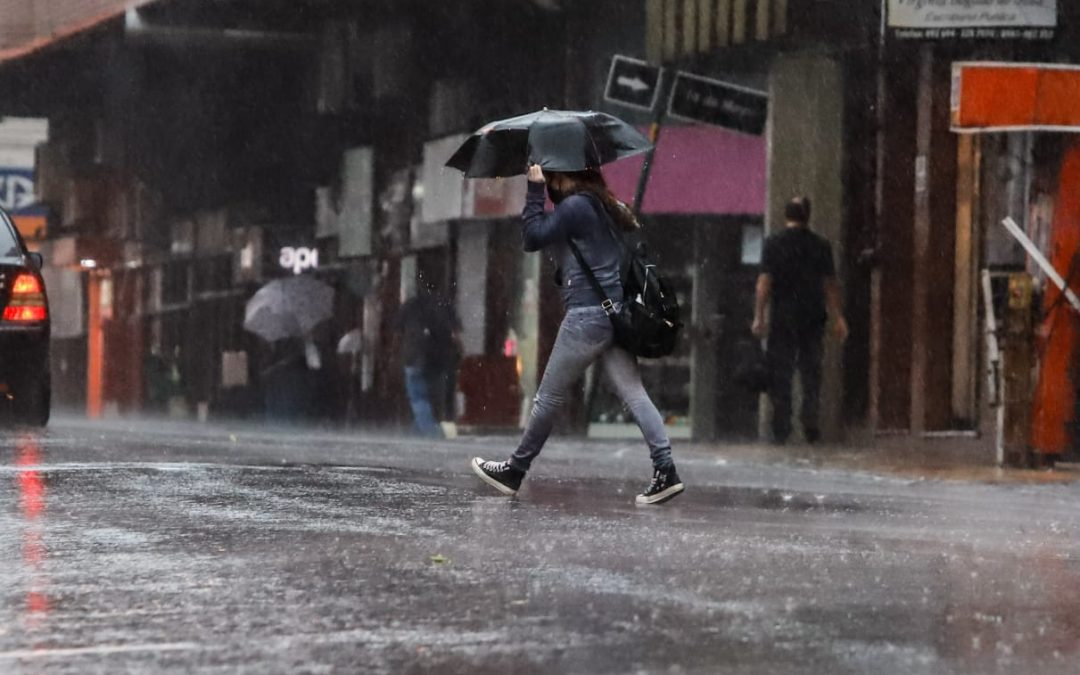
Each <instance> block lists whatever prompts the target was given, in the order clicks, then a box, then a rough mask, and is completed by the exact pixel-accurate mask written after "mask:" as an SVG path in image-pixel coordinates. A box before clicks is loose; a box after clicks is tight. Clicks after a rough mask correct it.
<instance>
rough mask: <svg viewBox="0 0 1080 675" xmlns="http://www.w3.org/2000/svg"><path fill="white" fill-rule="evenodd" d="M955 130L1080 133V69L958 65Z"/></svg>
mask: <svg viewBox="0 0 1080 675" xmlns="http://www.w3.org/2000/svg"><path fill="white" fill-rule="evenodd" d="M951 108H952V130H953V131H955V132H957V133H990V132H1001V131H1062V132H1080V66H1078V65H1067V64H1060V63H988V62H987V63H979V62H958V63H954V64H953V81H952V106H951Z"/></svg>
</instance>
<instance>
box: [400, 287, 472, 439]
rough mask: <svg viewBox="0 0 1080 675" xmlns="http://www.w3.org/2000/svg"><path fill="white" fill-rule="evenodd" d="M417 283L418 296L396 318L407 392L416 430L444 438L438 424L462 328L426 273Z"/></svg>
mask: <svg viewBox="0 0 1080 675" xmlns="http://www.w3.org/2000/svg"><path fill="white" fill-rule="evenodd" d="M418 282H419V283H418V286H417V291H416V295H414V296H413V297H412V298H409V300H407V301H406V302H405V304H403V305H402V306H401V311H400V313H399V315H398V318H397V323H398V331H399V333H400V336H401V351H402V360H403V362H404V369H405V372H404V375H405V393H406V395H407V396H408V397H409V406H410V408H411V409H412V413H413V427H414V428H415V429H416V431H417V432H419V433H420V434H421V435H423V436H428V437H433V438H441V437H442V436H443V431H442V428H441V426H440V424H439V422H440V421H441V420H442V419H443V417H442V416H443V415H444V414H445V413H446V410H447V405H446V401H447V398H448V397H449V390H448V387H450V386H451V382H452V372H451V370H452V369H454V368H456V367H457V357H458V354H459V352H460V338H459V331H460V325H459V324H458V321H457V317H456V315H455V314H454V312H453V308H452V307H451V306H450V305H449V304H448V301H447V300H446V299H445V298H440V296H439V293H438V290H437V288H436V286H435V284H434V283H433V282H432V281H431V280H430V279H428V278H426V277H425V276H424V275H423V274H421V275H420V277H419V279H418ZM447 419H448V418H447Z"/></svg>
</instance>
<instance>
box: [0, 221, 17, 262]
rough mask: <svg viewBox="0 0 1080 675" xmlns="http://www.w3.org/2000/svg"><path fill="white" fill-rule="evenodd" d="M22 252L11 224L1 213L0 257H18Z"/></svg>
mask: <svg viewBox="0 0 1080 675" xmlns="http://www.w3.org/2000/svg"><path fill="white" fill-rule="evenodd" d="M20 254H21V252H20V251H19V242H18V241H16V239H15V233H14V232H12V231H11V224H10V223H9V222H8V220H7V218H4V217H3V216H2V215H0V258H17V257H18V256H19V255H20Z"/></svg>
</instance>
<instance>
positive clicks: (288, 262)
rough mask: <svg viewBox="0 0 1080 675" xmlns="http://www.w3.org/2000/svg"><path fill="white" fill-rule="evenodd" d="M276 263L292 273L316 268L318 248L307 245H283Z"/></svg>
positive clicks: (317, 264)
mask: <svg viewBox="0 0 1080 675" xmlns="http://www.w3.org/2000/svg"><path fill="white" fill-rule="evenodd" d="M278 265H280V266H281V267H282V269H286V270H290V271H292V273H293V274H300V273H301V272H304V271H305V270H310V269H316V268H317V267H318V266H319V249H317V248H308V247H307V246H283V247H282V248H281V254H280V255H279V256H278Z"/></svg>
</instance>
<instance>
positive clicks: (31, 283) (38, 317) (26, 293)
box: [3, 274, 49, 323]
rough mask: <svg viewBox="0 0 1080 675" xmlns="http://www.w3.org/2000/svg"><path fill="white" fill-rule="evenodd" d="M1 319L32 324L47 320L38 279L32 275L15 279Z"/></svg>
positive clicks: (23, 275) (43, 298)
mask: <svg viewBox="0 0 1080 675" xmlns="http://www.w3.org/2000/svg"><path fill="white" fill-rule="evenodd" d="M3 318H4V321H13V322H16V323H34V322H37V321H44V320H45V319H47V318H49V310H48V309H47V308H46V307H45V292H44V290H43V289H42V287H41V280H40V279H38V278H37V277H36V276H34V275H33V274H20V275H19V276H17V277H15V283H13V284H11V297H10V298H9V299H8V306H7V307H5V308H4V315H3Z"/></svg>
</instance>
